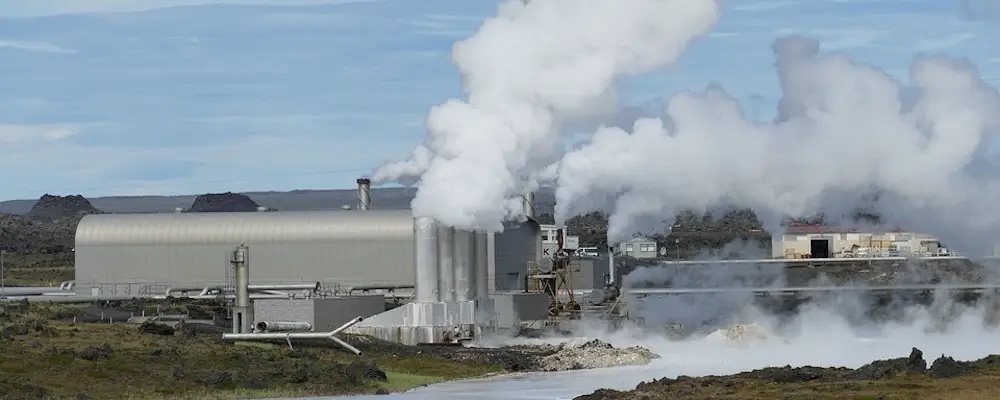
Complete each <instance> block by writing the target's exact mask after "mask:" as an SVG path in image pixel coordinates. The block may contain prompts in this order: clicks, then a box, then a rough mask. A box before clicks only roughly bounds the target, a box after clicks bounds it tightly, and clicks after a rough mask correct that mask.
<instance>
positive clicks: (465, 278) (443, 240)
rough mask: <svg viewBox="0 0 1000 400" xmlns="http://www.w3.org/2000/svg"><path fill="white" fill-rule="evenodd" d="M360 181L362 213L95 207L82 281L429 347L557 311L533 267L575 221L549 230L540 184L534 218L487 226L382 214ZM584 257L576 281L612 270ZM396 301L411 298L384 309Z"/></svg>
mask: <svg viewBox="0 0 1000 400" xmlns="http://www.w3.org/2000/svg"><path fill="white" fill-rule="evenodd" d="M358 184H359V205H358V210H345V209H341V210H336V211H270V212H231V213H171V214H95V215H88V216H86V217H84V218H83V219H82V220H81V222H80V224H79V226H78V228H77V234H76V251H75V255H76V280H75V281H73V282H72V284H71V286H72V289H73V290H75V292H76V295H78V296H79V295H83V296H88V297H89V298H95V299H120V298H130V297H153V298H163V297H167V296H188V297H196V298H229V299H234V298H235V299H237V303H240V305H238V306H237V307H236V308H234V314H233V321H234V322H233V323H234V325H239V327H238V328H234V335H245V334H249V333H248V329H251V328H249V327H251V326H255V325H253V323H255V321H256V322H262V323H263V325H262V326H268V322H270V323H272V324H276V325H275V326H284V325H283V324H285V322H289V321H275V320H274V318H278V317H280V316H285V317H287V318H291V317H294V318H295V319H296V321H292V322H294V323H292V326H310V327H311V329H330V328H331V327H333V326H334V325H340V324H343V323H345V322H350V321H353V319H354V317H355V316H359V317H362V318H363V319H365V321H364V322H362V323H359V324H357V325H356V326H353V327H352V328H351V329H352V331H353V332H361V333H366V334H371V335H374V336H377V337H381V338H384V339H388V340H395V341H399V342H403V343H409V344H415V343H425V342H441V341H450V340H453V339H455V338H468V337H470V336H474V334H475V332H476V331H477V330H478V329H481V328H482V326H484V324H485V325H490V326H493V327H497V326H496V325H497V324H498V321H499V323H500V324H501V325H510V324H514V325H517V324H518V323H519V322H520V321H531V320H532V319H539V318H545V317H547V316H548V314H549V310H548V308H549V304H550V296H551V295H552V293H526V292H528V291H529V281H530V280H531V275H532V274H537V273H538V271H539V270H542V271H546V270H550V269H551V268H552V265H553V263H552V260H551V256H547V255H545V254H544V252H545V250H546V249H547V247H546V246H549V247H551V246H552V245H553V243H555V244H556V245H560V246H565V245H566V241H567V239H566V235H565V232H566V231H565V229H559V228H557V227H551V226H546V227H545V228H546V229H544V230H543V227H542V226H541V225H539V224H538V223H537V222H536V221H535V220H534V219H533V218H532V216H533V205H532V203H531V201H530V200H531V196H530V194H526V195H525V210H526V211H525V213H526V214H527V215H528V216H529V218H528V219H527V220H526V221H523V222H509V223H507V224H505V227H504V231H503V232H500V233H481V232H467V231H461V230H456V229H454V228H448V227H443V226H437V224H436V223H435V222H434V221H424V220H421V219H420V218H415V217H414V216H413V215H412V212H411V211H410V210H373V209H371V207H370V204H371V203H370V187H369V182H368V181H367V180H364V179H362V180H359V181H358ZM543 232H544V233H543ZM234 248H236V249H238V250H237V251H235V252H234V250H233V249H234ZM236 254H238V255H239V256H238V258H239V259H240V261H236V258H237V255H236ZM237 265H241V266H242V267H239V268H242V269H239V268H238V267H237ZM574 265H581V266H576V267H574V268H573V269H574V270H575V271H576V272H578V275H576V276H573V277H567V278H566V280H567V285H571V286H572V287H573V289H574V290H575V291H586V290H593V289H603V285H604V283H605V282H606V281H607V280H608V279H609V277H608V272H607V271H608V265H607V264H606V263H601V262H597V261H593V260H592V261H590V262H587V263H583V264H574ZM238 271H243V272H242V274H243V275H239V274H240V272H238ZM247 274H248V275H247ZM568 280H572V282H568ZM240 290H243V292H242V294H240V295H239V296H243V295H246V296H249V297H247V298H246V299H249V300H246V299H244V300H241V299H243V297H239V296H237V294H238V293H240ZM373 296H375V297H376V298H377V299H373ZM237 297H238V298H237ZM384 297H391V298H397V299H399V298H402V299H403V300H402V301H403V302H406V301H409V303H406V304H403V306H402V307H398V308H394V309H391V310H389V311H386V312H384V313H383V312H381V311H384V308H380V307H379V304H383V305H384V303H383V301H384ZM246 301H253V302H255V303H254V304H252V305H250V304H246ZM237 310H238V312H237ZM255 314H257V317H258V319H255V318H254V315H255ZM260 318H263V319H260ZM348 318H350V320H347V319H348ZM237 322H238V323H237ZM289 323H291V322H289ZM501 327H503V326H501ZM514 327H515V328H516V326H514ZM342 328H343V327H342ZM344 329H346V328H344Z"/></svg>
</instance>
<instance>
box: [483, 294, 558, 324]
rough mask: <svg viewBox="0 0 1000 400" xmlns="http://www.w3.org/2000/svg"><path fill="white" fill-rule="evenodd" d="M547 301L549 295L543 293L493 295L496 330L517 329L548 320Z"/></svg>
mask: <svg viewBox="0 0 1000 400" xmlns="http://www.w3.org/2000/svg"><path fill="white" fill-rule="evenodd" d="M549 301H550V300H549V295H547V294H545V293H497V294H495V295H493V302H494V315H495V316H496V327H497V329H498V330H509V329H517V328H520V327H521V326H522V325H524V324H526V323H531V322H533V321H540V320H545V319H548V317H549Z"/></svg>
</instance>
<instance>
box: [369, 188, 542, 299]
mask: <svg viewBox="0 0 1000 400" xmlns="http://www.w3.org/2000/svg"><path fill="white" fill-rule="evenodd" d="M357 184H358V209H359V210H362V211H367V210H368V209H369V208H370V207H371V180H369V179H367V178H360V179H358V180H357ZM525 204H526V210H530V209H531V205H530V203H529V202H528V200H525ZM413 229H414V237H415V242H416V243H415V246H416V254H415V263H416V267H415V268H416V270H415V275H414V276H415V283H414V286H415V287H414V290H415V292H416V293H415V295H414V300H415V301H416V302H420V303H433V302H457V301H473V300H479V299H486V298H488V297H489V293H488V291H487V288H488V287H489V281H488V279H489V276H488V271H487V268H488V266H487V256H488V249H487V245H488V240H489V236H488V234H487V233H485V232H472V231H467V230H462V229H455V228H451V227H445V226H439V224H438V223H437V222H435V221H434V220H433V219H431V218H428V217H417V218H414V220H413Z"/></svg>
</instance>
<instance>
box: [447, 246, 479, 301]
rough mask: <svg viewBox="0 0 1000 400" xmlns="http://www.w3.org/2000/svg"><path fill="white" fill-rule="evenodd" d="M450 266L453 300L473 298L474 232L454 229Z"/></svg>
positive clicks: (474, 295)
mask: <svg viewBox="0 0 1000 400" xmlns="http://www.w3.org/2000/svg"><path fill="white" fill-rule="evenodd" d="M453 240H454V246H455V247H454V248H453V249H452V254H454V258H453V259H452V268H453V270H454V283H453V284H454V285H455V301H469V300H474V299H475V297H476V294H475V293H473V291H474V290H475V288H476V286H475V285H476V283H475V281H474V280H475V275H474V274H475V272H474V269H475V262H476V261H475V256H476V250H475V247H474V246H475V245H476V233H475V232H472V231H467V230H464V229H456V230H455V234H454V239H453Z"/></svg>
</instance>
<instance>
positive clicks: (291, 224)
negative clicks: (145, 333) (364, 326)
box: [76, 210, 414, 296]
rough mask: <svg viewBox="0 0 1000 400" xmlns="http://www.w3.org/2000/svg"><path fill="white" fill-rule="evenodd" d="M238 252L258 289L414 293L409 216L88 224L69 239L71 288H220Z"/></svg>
mask: <svg viewBox="0 0 1000 400" xmlns="http://www.w3.org/2000/svg"><path fill="white" fill-rule="evenodd" d="M241 242H245V243H246V244H247V245H248V246H249V247H250V252H249V254H250V279H251V282H253V283H255V284H282V283H300V282H316V281H320V282H324V283H336V284H342V285H345V286H353V285H371V284H394V285H411V284H413V273H414V271H413V262H414V261H413V252H414V250H413V245H414V244H413V218H412V216H411V213H410V211H409V210H373V211H366V212H358V211H282V212H231V213H176V214H99V215H88V216H86V217H84V218H83V220H81V221H80V224H79V226H78V227H77V231H76V282H77V285H78V287H88V286H91V287H100V288H101V290H100V291H101V292H102V293H109V294H111V293H113V294H115V295H119V296H121V295H126V296H129V295H133V296H134V295H141V294H139V293H134V292H137V291H140V290H149V289H148V287H150V286H161V285H162V286H164V287H166V286H174V287H192V288H193V287H200V286H205V285H217V284H218V285H222V284H226V283H227V282H228V278H227V277H228V272H227V271H228V262H227V257H228V256H227V254H228V253H227V252H228V251H231V250H232V249H233V248H234V247H235V246H237V245H239V244H240V243H241ZM141 287H146V288H147V289H141Z"/></svg>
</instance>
